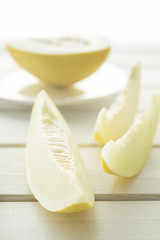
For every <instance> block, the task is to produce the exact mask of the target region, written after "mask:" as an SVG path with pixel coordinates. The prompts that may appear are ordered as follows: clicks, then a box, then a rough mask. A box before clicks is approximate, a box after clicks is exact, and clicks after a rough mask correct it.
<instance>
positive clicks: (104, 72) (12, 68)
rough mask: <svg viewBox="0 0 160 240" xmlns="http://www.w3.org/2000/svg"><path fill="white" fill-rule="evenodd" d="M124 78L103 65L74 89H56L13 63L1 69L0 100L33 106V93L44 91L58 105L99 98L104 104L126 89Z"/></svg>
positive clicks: (121, 73)
mask: <svg viewBox="0 0 160 240" xmlns="http://www.w3.org/2000/svg"><path fill="white" fill-rule="evenodd" d="M3 63H4V62H3ZM6 63H7V61H6ZM9 63H10V60H9ZM5 67H6V66H5ZM1 69H2V68H1ZM127 77H128V76H127V74H126V73H125V72H124V71H123V70H122V69H120V68H119V67H116V66H114V65H112V64H109V63H105V64H103V66H102V67H101V68H100V69H99V70H98V71H97V72H96V73H94V74H93V75H91V76H90V77H88V78H86V79H84V80H82V81H80V82H78V83H76V84H74V86H72V87H68V88H58V87H53V86H50V85H46V84H44V83H42V82H40V81H39V80H38V79H37V78H36V77H34V76H32V75H31V74H29V73H27V72H26V71H24V70H22V69H20V68H18V67H17V66H16V65H14V64H13V65H12V64H8V68H6V69H5V71H4V68H3V73H2V72H0V99H3V100H7V101H12V102H14V103H21V104H25V105H32V104H33V103H34V99H35V96H36V94H37V93H38V92H39V91H40V90H41V89H45V90H46V91H47V92H48V94H49V95H50V96H51V97H52V99H53V100H54V102H55V103H56V104H57V105H59V106H64V105H74V104H84V103H86V102H92V101H98V100H102V99H105V100H106V102H107V100H108V101H109V100H110V99H111V98H113V97H114V96H116V94H117V93H119V91H120V90H121V89H122V88H123V87H124V86H125V84H126V81H127Z"/></svg>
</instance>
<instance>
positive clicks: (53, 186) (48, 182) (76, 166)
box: [26, 91, 94, 212]
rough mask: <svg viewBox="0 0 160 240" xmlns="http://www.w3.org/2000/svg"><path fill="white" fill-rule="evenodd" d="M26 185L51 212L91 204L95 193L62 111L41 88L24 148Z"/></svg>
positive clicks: (73, 209)
mask: <svg viewBox="0 0 160 240" xmlns="http://www.w3.org/2000/svg"><path fill="white" fill-rule="evenodd" d="M26 169H27V180H28V184H29V187H30V189H31V191H32V193H33V194H34V196H35V198H36V199H37V200H38V201H39V202H40V204H41V205H42V206H43V207H45V208H46V209H48V210H49V211H53V212H78V211H82V210H85V209H88V208H92V207H93V206H94V194H93V190H92V186H91V183H90V180H89V177H88V174H87V171H86V169H85V166H84V163H83V161H82V158H81V156H80V152H79V149H78V146H77V144H76V141H75V139H74V137H73V135H72V133H71V131H70V129H69V127H68V125H67V123H66V121H65V120H64V118H63V117H62V115H61V113H60V112H59V110H58V109H57V107H56V106H55V105H54V103H53V102H52V101H51V99H50V98H49V97H48V95H47V94H46V93H45V91H41V92H40V93H39V94H38V96H37V98H36V102H35V104H34V107H33V110H32V114H31V120H30V127H29V135H28V140H27V150H26Z"/></svg>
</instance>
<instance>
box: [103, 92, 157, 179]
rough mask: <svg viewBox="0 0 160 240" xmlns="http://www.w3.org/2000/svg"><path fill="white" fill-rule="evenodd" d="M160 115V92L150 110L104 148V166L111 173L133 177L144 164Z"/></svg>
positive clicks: (153, 100)
mask: <svg viewBox="0 0 160 240" xmlns="http://www.w3.org/2000/svg"><path fill="white" fill-rule="evenodd" d="M159 115H160V93H159V94H157V95H155V96H153V99H152V104H151V106H150V108H149V109H148V111H146V112H144V113H142V114H141V115H140V116H139V117H138V118H137V119H136V121H135V123H134V124H133V125H132V126H131V127H130V128H129V130H128V131H127V132H126V134H124V135H123V136H122V137H121V138H120V139H118V140H117V141H112V140H111V141H109V142H108V143H106V145H105V146H104V147H103V149H102V153H101V163H102V168H103V170H104V171H105V172H107V173H109V174H115V175H119V176H124V177H132V176H134V175H136V174H137V173H139V171H140V170H141V169H142V167H143V166H144V164H145V162H146V160H147V157H148V155H149V152H150V150H151V147H152V141H153V138H154V135H155V132H156V128H157V125H158V121H159Z"/></svg>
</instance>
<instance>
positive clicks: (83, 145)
mask: <svg viewBox="0 0 160 240" xmlns="http://www.w3.org/2000/svg"><path fill="white" fill-rule="evenodd" d="M78 146H79V147H81V148H92V147H93V148H101V147H103V146H102V145H98V144H96V143H79V144H78ZM25 147H26V144H24V143H4V144H3V143H0V148H25ZM152 147H154V148H159V147H160V144H153V145H152Z"/></svg>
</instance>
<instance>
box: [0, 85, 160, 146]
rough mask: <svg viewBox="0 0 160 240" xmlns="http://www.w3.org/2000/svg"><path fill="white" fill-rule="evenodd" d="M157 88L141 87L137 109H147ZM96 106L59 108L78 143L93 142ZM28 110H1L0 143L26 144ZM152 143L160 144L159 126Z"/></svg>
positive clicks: (97, 109) (103, 103)
mask: <svg viewBox="0 0 160 240" xmlns="http://www.w3.org/2000/svg"><path fill="white" fill-rule="evenodd" d="M155 92H157V89H143V91H142V92H141V96H140V104H139V109H147V107H148V106H149V104H150V101H151V97H152V95H153V94H155ZM103 106H105V102H102V104H101V106H99V107H98V108H97V107H96V104H94V105H93V107H94V108H90V107H83V106H81V107H72V108H61V112H62V114H63V115H64V117H65V119H66V120H67V122H68V124H69V126H70V128H71V130H72V131H73V134H74V136H75V138H76V140H77V142H78V143H79V144H93V143H94V141H93V138H92V135H93V128H94V125H95V121H96V118H97V115H98V112H99V110H100V109H101V107H103ZM30 112H31V110H30V111H18V110H17V111H1V117H0V144H23V145H24V144H26V139H27V131H28V125H29V118H30ZM154 144H156V145H157V144H160V127H159V128H158V131H157V134H156V137H155V140H154Z"/></svg>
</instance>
